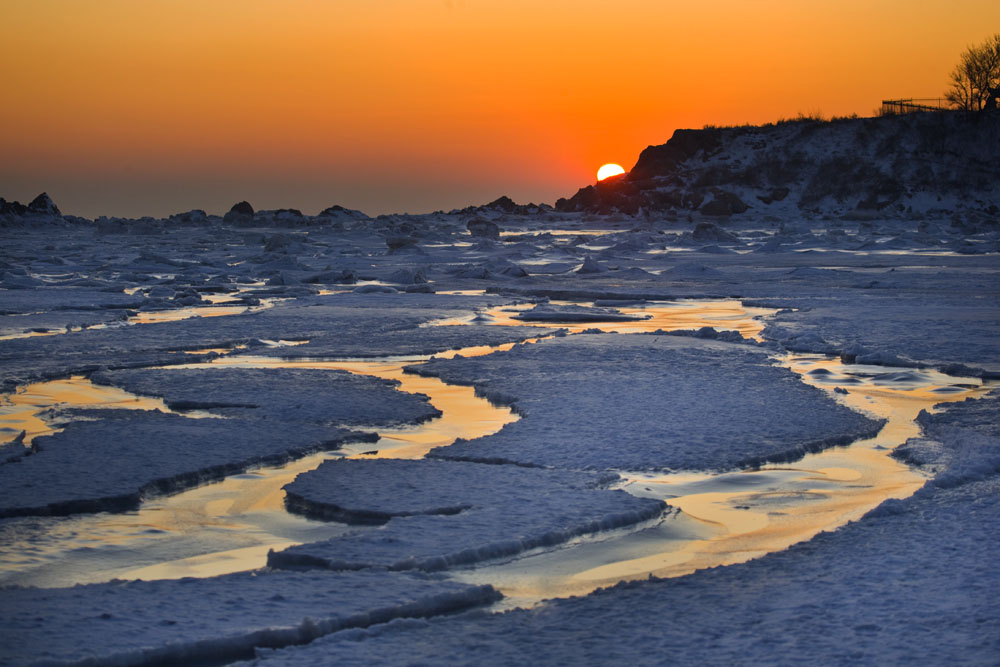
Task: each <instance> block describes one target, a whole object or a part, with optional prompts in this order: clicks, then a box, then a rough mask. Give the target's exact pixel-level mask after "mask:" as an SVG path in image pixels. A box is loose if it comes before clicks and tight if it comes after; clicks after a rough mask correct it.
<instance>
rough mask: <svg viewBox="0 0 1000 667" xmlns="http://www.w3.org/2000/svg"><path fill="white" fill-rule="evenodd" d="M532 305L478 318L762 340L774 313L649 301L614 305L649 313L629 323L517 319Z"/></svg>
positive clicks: (720, 303)
mask: <svg viewBox="0 0 1000 667" xmlns="http://www.w3.org/2000/svg"><path fill="white" fill-rule="evenodd" d="M549 304H551V305H553V306H575V305H580V304H578V303H576V302H571V301H550V302H549ZM534 307H535V304H533V303H527V304H519V305H515V306H498V307H496V308H490V309H489V310H486V311H483V313H482V315H481V317H483V318H486V319H488V320H489V324H490V325H503V326H515V327H516V326H522V327H523V326H533V327H544V328H548V329H566V330H567V331H569V332H570V333H580V332H581V331H585V330H587V329H600V330H601V331H604V332H606V333H652V332H654V331H658V330H661V331H679V330H684V329H700V328H701V327H713V328H715V329H720V330H729V331H738V332H739V333H740V335H741V336H743V337H744V338H749V339H753V340H756V341H763V338H762V337H761V335H760V334H761V332H762V331H763V330H764V322H763V321H762V318H764V317H767V316H770V315H773V314H774V313H775V311H774V310H773V309H770V308H755V307H750V306H744V305H743V304H742V303H741V302H740V301H739V300H737V299H727V300H715V301H711V302H707V303H706V302H703V301H702V302H699V301H671V302H648V303H646V304H643V305H636V306H620V307H618V308H617V310H619V311H620V312H622V313H624V314H626V315H638V316H646V315H648V316H651V317H650V318H649V319H645V320H635V321H628V322H556V321H550V322H546V321H537V320H536V321H530V322H528V321H523V320H519V319H517V318H516V315H517V314H518V312H520V311H524V310H530V309H532V308H534ZM474 323H475V322H473V321H471V318H452V319H446V320H439V321H437V322H434V324H435V325H459V324H466V325H467V324H474Z"/></svg>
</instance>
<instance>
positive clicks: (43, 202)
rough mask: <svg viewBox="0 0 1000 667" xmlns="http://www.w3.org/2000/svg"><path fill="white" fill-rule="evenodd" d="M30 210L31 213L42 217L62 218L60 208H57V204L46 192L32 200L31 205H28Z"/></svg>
mask: <svg viewBox="0 0 1000 667" xmlns="http://www.w3.org/2000/svg"><path fill="white" fill-rule="evenodd" d="M28 210H29V211H30V212H31V213H39V214H42V215H55V216H62V213H60V212H59V207H58V206H56V204H55V202H54V201H52V198H51V197H49V195H48V193H46V192H43V193H42V194H40V195H38V196H37V197H35V198H34V199H32V200H31V203H30V204H28Z"/></svg>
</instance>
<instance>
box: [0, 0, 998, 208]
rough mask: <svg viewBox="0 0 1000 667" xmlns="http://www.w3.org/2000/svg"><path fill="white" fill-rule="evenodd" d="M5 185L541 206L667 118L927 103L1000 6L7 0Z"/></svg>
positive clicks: (628, 155) (62, 192) (655, 134)
mask: <svg viewBox="0 0 1000 667" xmlns="http://www.w3.org/2000/svg"><path fill="white" fill-rule="evenodd" d="M0 18H2V20H0V75H2V76H3V80H4V82H5V88H6V90H7V91H8V103H7V104H4V105H0V128H2V129H0V156H2V159H0V197H4V198H6V199H8V200H10V199H17V200H20V201H22V202H27V201H30V200H31V199H32V198H33V197H35V196H36V195H37V194H39V193H40V192H43V191H45V192H48V193H49V194H50V195H51V196H52V198H53V200H54V201H55V202H56V204H57V205H58V206H59V207H60V208H61V209H62V211H63V212H64V213H67V214H74V215H80V216H84V217H88V218H94V217H98V216H101V215H108V216H120V217H140V216H144V215H150V216H155V217H165V216H168V215H170V214H173V213H180V212H184V211H187V210H191V209H204V210H206V211H208V212H209V213H225V212H226V211H228V210H229V208H230V207H231V206H232V205H233V204H234V203H236V202H238V201H241V200H246V201H249V202H250V203H251V204H252V205H253V206H254V208H255V209H273V208H297V209H300V210H302V211H303V212H304V213H307V214H315V213H318V212H319V211H320V210H322V209H324V208H326V207H328V206H332V205H335V204H336V205H341V206H345V207H347V208H352V209H359V210H361V211H364V212H365V213H367V214H369V215H378V214H382V213H404V212H408V213H426V212H430V211H434V210H446V211H447V210H451V209H456V208H463V207H465V206H469V205H478V204H484V203H487V202H489V201H492V200H494V199H496V198H497V197H500V196H502V195H507V196H509V197H511V198H512V199H514V200H515V201H517V202H518V203H528V202H534V203H549V204H551V203H554V202H555V200H556V199H558V198H560V197H568V196H571V195H572V194H573V193H574V192H576V190H577V189H578V188H579V187H581V186H584V185H588V184H591V183H593V182H595V180H596V179H595V172H596V170H597V168H598V167H599V166H601V165H603V164H605V163H609V162H612V163H618V164H620V165H622V166H623V167H624V168H625V169H626V170H627V169H629V168H631V167H632V165H634V164H635V161H636V159H637V158H638V156H639V153H640V152H641V151H642V150H643V149H644V148H645V147H646V146H648V145H656V144H662V143H664V142H665V141H666V140H667V139H669V137H670V135H671V134H672V133H673V131H674V130H675V129H677V128H685V127H687V128H701V127H703V126H705V125H738V124H744V123H750V124H761V123H767V122H772V121H775V120H778V119H780V118H794V117H795V116H797V115H799V114H817V113H821V114H823V115H824V116H827V117H830V116H844V115H850V114H859V115H862V116H868V115H872V114H873V113H874V112H875V110H876V109H877V108H878V106H879V103H880V101H881V100H882V99H889V98H906V97H937V96H939V95H942V94H943V92H944V91H945V89H946V88H947V86H948V74H949V72H950V71H951V70H952V68H953V67H954V66H955V65H956V63H957V62H958V60H959V57H960V54H961V53H962V51H963V50H964V49H965V48H966V47H967V46H969V45H970V44H973V43H978V42H980V41H982V40H983V39H985V38H986V37H988V36H989V35H990V34H993V33H994V32H996V30H997V27H998V26H1000V3H997V2H995V0H989V1H987V0H953V1H950V2H922V3H912V2H905V1H903V0H844V1H842V2H827V1H823V2H809V3H805V2H797V1H793V0H763V1H762V2H756V3H745V2H740V1H738V0H719V1H718V2H714V3H711V4H710V5H708V4H694V3H680V2H652V1H644V0H622V1H621V2H618V3H607V2H599V1H596V0H576V1H573V2H571V1H569V0H551V1H550V2H545V3H537V2H528V1H527V0H507V1H505V2H501V1H500V0H410V1H408V2H401V1H398V0H397V1H394V0H335V1H328V2H323V1H320V0H301V1H299V2H294V3H274V2H270V1H267V0H242V1H240V2H237V1H235V0H216V1H214V2H209V3H205V2H196V1H195V0H173V1H169V2H168V1H166V0H149V1H148V2H143V3H136V2H132V1H130V0H47V1H46V2H37V0H0Z"/></svg>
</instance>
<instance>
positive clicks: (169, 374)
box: [91, 366, 441, 426]
mask: <svg viewBox="0 0 1000 667" xmlns="http://www.w3.org/2000/svg"><path fill="white" fill-rule="evenodd" d="M91 380H92V381H93V382H94V383H95V384H107V385H112V386H116V387H121V388H122V389H125V390H126V391H129V392H131V393H133V394H141V395H145V396H160V397H163V398H164V402H165V403H166V404H167V406H168V407H169V408H170V409H171V410H199V409H204V410H212V411H213V412H216V413H219V414H224V415H227V416H233V417H249V418H257V419H272V420H278V421H282V422H291V423H307V424H332V425H339V426H365V425H378V426H395V425H401V424H409V423H417V422H422V421H426V420H428V419H431V418H433V417H437V416H440V414H441V411H440V410H438V409H436V408H434V407H433V406H431V405H430V404H429V403H428V401H427V397H426V396H418V395H415V394H407V393H404V392H401V391H397V390H396V389H395V385H396V384H398V383H394V382H391V381H389V380H380V379H377V378H372V377H365V376H360V375H354V374H352V373H348V372H346V371H334V370H308V369H300V368H295V369H293V368H279V369H255V368H226V367H222V366H219V367H205V368H198V369H166V370H150V369H142V370H126V371H107V372H101V373H95V374H94V375H93V376H92V377H91Z"/></svg>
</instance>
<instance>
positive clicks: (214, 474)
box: [0, 410, 376, 516]
mask: <svg viewBox="0 0 1000 667" xmlns="http://www.w3.org/2000/svg"><path fill="white" fill-rule="evenodd" d="M105 413H106V414H107V417H105V418H104V419H101V420H99V421H84V422H75V423H72V424H70V425H69V426H67V427H66V429H65V430H63V431H61V432H59V433H56V434H54V435H51V436H46V437H41V438H37V439H36V440H35V443H34V446H35V447H36V448H37V451H36V452H35V453H33V454H31V455H30V456H25V457H23V458H22V459H21V460H19V461H18V462H17V463H15V464H7V465H3V466H0V516H19V515H28V514H76V513H79V512H97V511H109V510H110V511H122V510H127V509H133V508H135V507H137V506H138V504H139V500H140V498H141V497H142V496H143V495H145V494H156V493H169V492H173V491H178V490H180V489H183V488H188V487H192V486H197V485H198V484H201V483H204V482H206V481H209V480H212V479H219V478H221V477H223V476H225V475H231V474H235V473H238V472H242V471H244V470H246V469H248V468H250V467H253V466H257V465H264V464H272V465H273V464H277V463H281V462H283V461H288V460H291V459H294V458H299V457H302V456H305V455H306V454H308V453H312V452H317V451H323V450H332V449H337V448H338V447H339V446H340V445H341V444H343V443H344V442H357V441H359V440H371V441H374V440H375V439H376V436H374V434H371V435H368V434H362V433H352V432H350V431H345V430H342V429H333V428H322V427H319V426H310V425H298V426H296V427H295V428H289V427H288V424H286V423H282V422H277V421H267V420H249V419H188V418H185V417H181V416H178V415H173V414H163V413H159V412H137V411H131V410H130V411H127V412H125V411H122V412H117V411H115V412H108V411H102V414H105Z"/></svg>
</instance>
